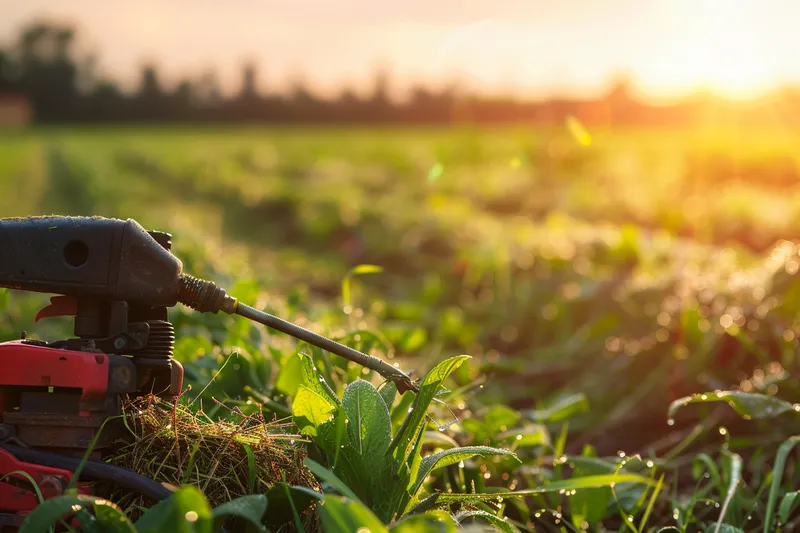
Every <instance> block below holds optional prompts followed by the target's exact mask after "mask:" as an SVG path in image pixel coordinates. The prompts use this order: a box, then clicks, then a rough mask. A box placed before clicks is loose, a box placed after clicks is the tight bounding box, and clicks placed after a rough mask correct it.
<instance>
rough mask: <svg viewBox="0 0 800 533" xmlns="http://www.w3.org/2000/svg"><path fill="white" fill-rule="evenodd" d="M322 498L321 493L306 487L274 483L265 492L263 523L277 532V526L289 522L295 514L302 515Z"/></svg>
mask: <svg viewBox="0 0 800 533" xmlns="http://www.w3.org/2000/svg"><path fill="white" fill-rule="evenodd" d="M322 498H323V496H322V493H321V492H317V491H315V490H311V489H310V488H308V487H299V486H295V485H289V484H287V483H285V482H283V481H281V482H278V483H275V485H273V486H272V487H271V488H270V489H269V491H267V503H268V505H267V511H266V513H265V514H264V522H266V523H267V524H269V525H270V527H271V528H275V530H277V529H278V526H281V525H283V524H287V523H289V522H291V521H292V519H293V518H294V517H295V513H297V514H302V513H303V512H304V511H305V510H306V509H308V508H309V507H311V506H312V505H313V504H314V503H316V502H318V501H320V500H322Z"/></svg>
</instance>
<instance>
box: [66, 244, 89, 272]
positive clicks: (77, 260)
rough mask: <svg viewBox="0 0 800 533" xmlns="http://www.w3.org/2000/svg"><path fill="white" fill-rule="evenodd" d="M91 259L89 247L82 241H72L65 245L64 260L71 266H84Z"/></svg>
mask: <svg viewBox="0 0 800 533" xmlns="http://www.w3.org/2000/svg"><path fill="white" fill-rule="evenodd" d="M88 259H89V247H88V246H86V243H85V242H82V241H70V242H68V243H67V245H66V246H65V247H64V261H66V262H67V264H68V265H69V266H71V267H79V266H83V264H84V263H86V261H87V260H88Z"/></svg>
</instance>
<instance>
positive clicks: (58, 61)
mask: <svg viewBox="0 0 800 533" xmlns="http://www.w3.org/2000/svg"><path fill="white" fill-rule="evenodd" d="M75 37H76V34H75V31H74V30H73V29H72V28H70V27H65V26H59V25H53V24H49V23H35V24H32V25H29V26H27V27H25V28H24V29H23V30H22V31H21V32H20V35H19V37H18V39H17V41H16V42H15V43H13V44H12V45H11V46H10V47H8V48H7V49H5V50H3V49H0V97H2V95H3V94H4V93H10V94H18V95H24V96H25V97H27V99H28V100H29V102H30V103H31V104H32V107H33V112H34V120H35V121H36V122H38V123H62V122H70V123H72V122H88V123H102V122H254V123H265V122H267V123H412V124H413V123H429V124H439V123H482V122H527V123H543V122H563V120H564V119H565V118H566V117H568V116H575V117H577V118H579V119H580V120H582V121H584V122H586V123H588V124H632V125H636V124H642V125H657V124H662V125H670V124H685V123H693V122H703V121H706V122H707V121H722V120H728V121H737V122H740V123H741V122H746V123H751V122H760V121H763V120H774V119H775V115H776V114H777V115H779V116H780V117H781V121H783V122H791V121H796V122H800V91H797V90H794V89H786V90H783V91H780V92H779V93H778V94H777V95H775V97H774V98H772V100H771V103H770V104H769V106H770V107H769V109H765V108H762V107H758V106H751V107H744V108H743V107H741V106H734V105H732V104H728V103H726V102H725V101H724V100H722V99H720V98H715V97H711V96H708V95H703V96H698V97H695V98H687V99H685V100H684V101H682V102H680V103H678V104H674V105H669V106H662V107H659V106H651V105H647V104H645V103H643V102H640V101H637V100H636V99H635V98H633V97H632V95H631V90H630V88H629V86H628V84H627V83H625V82H624V81H620V82H618V83H616V84H615V85H614V86H613V87H612V88H611V89H610V90H609V91H608V92H607V93H606V94H605V95H603V96H602V97H600V98H596V99H593V100H575V99H566V98H562V99H557V98H553V99H546V100H543V101H515V100H512V99H508V98H487V97H478V96H476V95H468V94H462V93H460V92H458V91H456V90H455V89H452V88H451V89H445V90H440V91H433V90H431V89H429V88H425V87H417V88H415V89H414V90H413V91H412V93H411V96H410V98H409V99H407V100H406V101H404V102H402V103H398V102H394V101H392V100H391V99H390V98H389V93H390V87H389V81H388V77H387V76H386V75H385V74H383V73H379V74H378V75H376V77H375V82H374V89H373V92H372V94H371V95H369V96H367V97H359V96H357V95H356V94H355V92H354V91H352V90H344V91H343V92H342V94H341V95H340V96H339V97H338V98H335V99H323V98H319V97H318V96H315V95H314V94H313V91H311V90H310V89H309V88H308V87H305V86H304V85H303V84H297V86H296V87H294V89H293V90H292V91H291V92H290V94H262V93H260V92H259V91H258V89H257V79H258V73H257V70H256V68H255V66H253V65H247V66H245V67H244V68H243V72H242V81H241V88H240V90H239V91H238V94H236V95H234V96H232V97H227V98H226V97H223V95H222V91H221V90H220V86H219V83H218V81H217V79H216V77H215V76H214V75H213V73H212V74H207V75H204V76H201V77H199V78H198V79H185V80H183V81H181V82H180V83H178V84H177V85H176V87H175V88H174V89H171V90H168V89H166V88H165V87H164V84H163V83H162V81H161V79H160V77H159V72H158V70H157V69H156V67H155V66H153V65H148V66H145V67H144V68H142V71H141V75H140V82H139V85H138V89H137V90H136V91H135V92H133V93H132V94H129V93H125V92H124V91H122V90H121V89H120V87H119V85H118V84H117V83H116V82H115V81H114V80H111V79H107V78H104V77H102V76H100V75H98V74H97V73H96V58H95V57H93V56H86V57H77V55H76V53H75V52H74V44H75Z"/></svg>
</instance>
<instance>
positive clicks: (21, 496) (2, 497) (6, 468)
mask: <svg viewBox="0 0 800 533" xmlns="http://www.w3.org/2000/svg"><path fill="white" fill-rule="evenodd" d="M13 472H26V473H27V474H28V475H30V476H31V478H33V480H34V481H35V482H36V485H37V486H38V487H39V490H40V491H41V492H42V497H43V498H44V499H45V500H48V499H50V498H53V497H55V496H59V495H61V494H62V487H65V486H66V484H67V483H68V482H69V480H70V478H71V477H72V472H70V471H69V470H62V469H60V468H51V467H48V466H41V465H37V464H32V463H25V462H23V461H20V460H18V459H17V458H16V457H14V456H13V455H12V454H11V453H9V452H7V451H6V450H3V449H2V448H0V478H4V479H7V480H10V479H14V480H17V481H18V482H19V483H18V484H16V485H15V484H11V483H8V482H7V481H0V512H11V513H22V512H28V511H32V510H33V509H34V508H35V507H36V506H37V505H38V504H39V498H38V496H37V495H36V490H35V489H34V488H33V487H32V486H31V485H30V480H28V479H27V478H26V477H25V476H23V475H20V474H15V473H13ZM5 476H8V477H7V478H5ZM59 478H60V479H59ZM78 491H79V492H80V493H81V494H87V495H88V494H90V491H89V489H88V488H86V487H85V486H81V485H79V487H78Z"/></svg>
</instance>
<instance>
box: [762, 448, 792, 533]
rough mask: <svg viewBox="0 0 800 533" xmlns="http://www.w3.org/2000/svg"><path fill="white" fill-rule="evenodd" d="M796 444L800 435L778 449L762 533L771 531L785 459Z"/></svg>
mask: <svg viewBox="0 0 800 533" xmlns="http://www.w3.org/2000/svg"><path fill="white" fill-rule="evenodd" d="M798 443H800V435H795V436H794V437H790V438H788V439H787V440H786V441H784V443H783V444H781V445H780V447H779V448H778V454H777V455H776V456H775V466H774V467H773V469H772V472H773V475H772V485H771V486H770V488H769V499H768V500H767V512H766V516H765V518H764V533H769V532H770V531H772V521H773V520H774V519H775V505H776V504H777V503H778V493H779V492H780V490H781V479H783V469H784V467H785V466H786V458H787V457H789V454H790V453H791V452H792V450H793V449H794V447H795V446H797V444H798Z"/></svg>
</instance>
